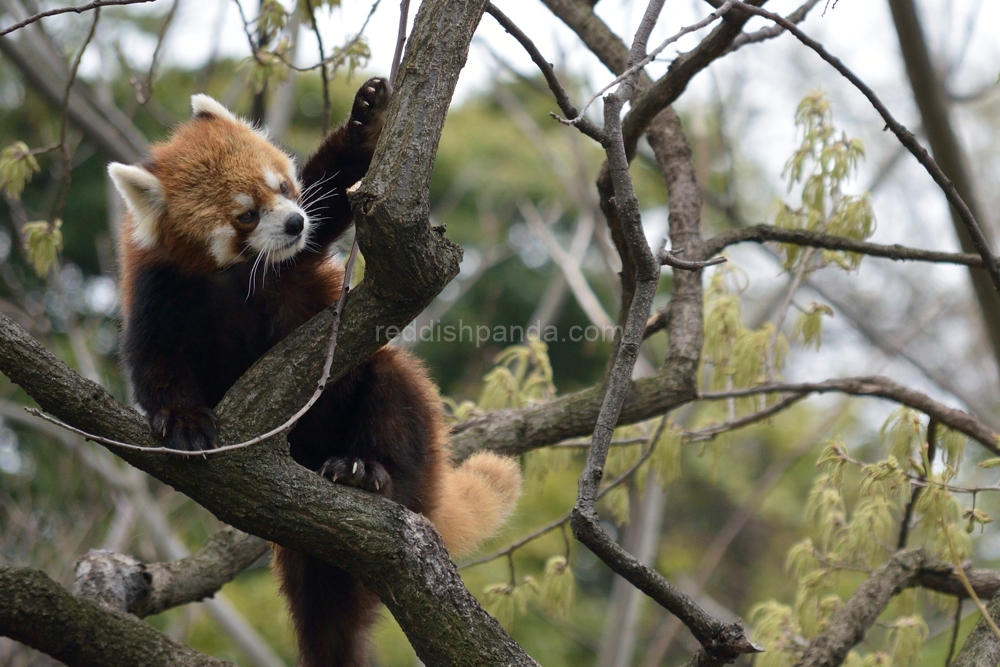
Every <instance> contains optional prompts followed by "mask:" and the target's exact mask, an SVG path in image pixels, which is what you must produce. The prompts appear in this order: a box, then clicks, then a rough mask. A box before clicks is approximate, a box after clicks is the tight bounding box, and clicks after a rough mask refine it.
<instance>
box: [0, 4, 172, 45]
mask: <svg viewBox="0 0 1000 667" xmlns="http://www.w3.org/2000/svg"><path fill="white" fill-rule="evenodd" d="M144 2H153V0H94V1H93V2H90V3H87V4H86V5H79V6H76V7H56V8H55V9H48V10H46V11H44V12H38V13H37V14H32V15H31V16H29V17H28V18H26V19H23V20H21V21H18V22H17V23H14V24H13V25H9V26H7V27H6V28H4V29H3V30H0V37H3V36H4V35H9V34H10V33H12V32H14V31H15V30H20V29H21V28H23V27H24V26H26V25H30V24H32V23H34V22H35V21H40V20H42V19H44V18H47V17H49V16H56V15H58V14H67V13H69V12H75V13H77V14H82V13H83V12H89V11H90V10H92V9H99V8H101V7H111V6H114V5H138V4H141V3H144Z"/></svg>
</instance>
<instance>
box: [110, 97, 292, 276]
mask: <svg viewBox="0 0 1000 667" xmlns="http://www.w3.org/2000/svg"><path fill="white" fill-rule="evenodd" d="M191 102H192V107H193V109H194V117H193V118H192V120H190V121H189V122H187V123H185V124H184V125H182V126H180V127H179V128H178V129H177V130H176V131H175V132H174V134H173V136H172V137H171V138H170V140H169V141H167V142H166V143H163V144H158V145H156V146H154V147H153V148H152V156H151V159H150V160H149V162H148V165H147V166H128V165H122V164H117V163H114V164H111V165H109V167H108V173H109V174H110V175H111V178H112V180H113V181H114V183H115V186H116V187H117V188H118V191H119V192H121V194H122V196H123V197H124V199H125V203H126V205H127V207H128V210H129V213H130V218H131V224H130V227H129V228H128V229H127V230H123V233H128V234H130V240H131V242H132V243H134V244H135V245H136V246H138V247H139V248H141V249H143V250H147V251H151V252H155V253H157V254H158V255H160V256H164V257H165V258H167V259H168V260H169V261H173V262H175V263H177V264H178V265H179V266H182V267H184V268H186V269H189V270H194V271H199V272H210V271H215V270H220V269H224V268H226V267H228V266H232V265H234V264H238V263H241V262H249V261H254V262H257V261H263V262H264V263H265V265H267V264H273V263H275V262H280V261H283V260H286V259H290V258H291V257H294V256H295V255H296V254H297V253H298V252H300V251H301V250H302V249H303V248H305V246H306V244H307V243H308V242H309V232H310V221H309V216H308V215H307V214H306V212H305V210H304V209H303V205H304V203H303V202H301V201H300V198H301V195H302V193H301V190H300V187H299V182H298V178H297V175H296V171H295V163H294V162H293V160H292V159H291V158H290V157H289V156H288V155H287V154H285V153H284V152H283V151H281V150H280V149H278V148H277V147H275V146H274V145H273V144H272V143H271V142H270V141H269V140H268V139H267V137H266V135H265V134H263V133H262V132H260V131H258V130H256V129H254V128H253V127H251V126H250V125H249V124H247V123H246V122H244V121H242V120H240V119H238V118H236V117H235V116H234V115H233V114H231V113H230V112H229V111H228V110H226V109H225V107H223V106H222V105H220V104H219V103H218V102H216V101H215V100H213V99H211V98H210V97H207V96H205V95H195V96H194V97H193V98H192V100H191Z"/></svg>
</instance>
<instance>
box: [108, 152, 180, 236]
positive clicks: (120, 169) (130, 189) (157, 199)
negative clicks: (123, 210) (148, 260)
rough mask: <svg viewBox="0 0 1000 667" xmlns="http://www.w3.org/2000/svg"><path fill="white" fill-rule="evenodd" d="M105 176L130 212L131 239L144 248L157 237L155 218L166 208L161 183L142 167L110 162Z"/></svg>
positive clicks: (159, 216) (158, 218)
mask: <svg viewBox="0 0 1000 667" xmlns="http://www.w3.org/2000/svg"><path fill="white" fill-rule="evenodd" d="M108 175H109V176H111V180H112V181H113V182H114V184H115V187H116V188H117V189H118V192H120V193H121V195H122V198H123V199H124V200H125V205H126V206H127V207H128V210H129V213H131V214H132V222H133V228H132V238H133V239H134V240H135V242H136V243H138V244H139V246H140V247H142V248H146V249H147V250H148V249H150V248H152V247H153V246H155V245H156V244H157V242H158V241H159V238H160V230H159V224H158V223H159V220H160V218H161V217H162V216H163V214H164V213H166V211H167V200H166V198H165V197H164V195H163V185H162V184H161V183H160V180H159V179H158V178H156V176H154V175H153V174H151V173H149V172H148V171H146V170H145V169H143V168H142V167H135V166H132V165H127V164H119V163H117V162H112V163H111V164H109V165H108Z"/></svg>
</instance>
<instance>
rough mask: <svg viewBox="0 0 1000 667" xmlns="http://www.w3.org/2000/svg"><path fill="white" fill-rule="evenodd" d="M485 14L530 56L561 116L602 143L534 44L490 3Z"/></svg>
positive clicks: (601, 136)
mask: <svg viewBox="0 0 1000 667" xmlns="http://www.w3.org/2000/svg"><path fill="white" fill-rule="evenodd" d="M486 13H488V14H489V15H490V16H492V17H493V18H495V19H496V20H497V23H499V24H500V25H501V26H502V27H503V29H504V30H506V31H507V33H508V34H510V35H511V36H512V37H514V39H516V40H517V41H518V42H519V43H520V44H521V46H522V47H524V50H525V51H527V52H528V55H529V56H531V60H532V62H534V63H535V65H537V66H538V69H539V70H540V71H541V72H542V76H544V77H545V82H546V83H547V84H548V85H549V90H551V91H552V94H553V95H554V96H555V98H556V104H558V105H559V108H560V109H562V112H563V114H564V115H565V116H566V118H573V119H575V120H574V121H573V124H574V125H576V127H577V129H579V130H580V131H581V132H583V133H584V134H586V135H587V136H588V137H590V138H591V139H593V140H594V141H596V142H598V143H602V142H603V141H604V130H602V129H601V128H599V127H597V126H596V125H594V124H593V123H591V122H590V121H589V120H587V119H586V117H584V115H583V113H582V112H580V111H579V110H577V108H576V107H575V106H574V105H573V102H572V101H570V99H569V94H568V93H567V92H566V89H565V88H563V85H562V84H561V83H560V82H559V78H558V77H557V76H556V73H555V69H554V68H553V67H552V63H550V62H549V61H548V60H546V59H545V58H544V57H543V56H542V54H541V52H540V51H539V50H538V47H536V46H535V43H534V42H532V41H531V39H529V38H528V36H527V35H525V34H524V32H523V31H522V30H521V29H520V28H518V27H517V25H516V24H515V23H514V22H513V21H511V20H510V18H508V17H507V15H506V14H504V13H503V12H501V11H500V10H499V9H498V8H497V6H496V5H494V4H493V3H490V4H488V5H486ZM555 118H556V119H557V120H562V119H560V118H559V117H558V116H555Z"/></svg>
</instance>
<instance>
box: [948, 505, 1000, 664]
mask: <svg viewBox="0 0 1000 667" xmlns="http://www.w3.org/2000/svg"><path fill="white" fill-rule="evenodd" d="M940 523H941V532H942V533H943V534H944V538H945V540H947V542H948V554H949V555H950V556H951V559H952V564H953V565H954V566H955V575H956V576H957V577H958V579H959V581H961V582H962V587H963V588H964V589H965V592H966V593H968V594H969V597H970V598H972V602H973V604H975V605H976V608H977V609H979V613H980V614H982V615H983V617H982V621H985V623H986V625H987V626H989V629H990V630H991V631H992V632H993V635H994V639H996V640H1000V628H998V627H997V624H996V621H994V620H993V617H992V616H991V615H990V612H989V611H987V610H986V605H984V604H983V601H982V600H980V599H979V596H978V595H976V590H975V589H974V588H973V587H972V583H971V582H970V581H969V578H968V577H967V576H965V568H964V567H962V559H961V557H960V556H959V555H958V551H957V550H956V549H955V542H954V541H953V540H952V539H951V533H950V532H949V531H948V526H947V525H945V522H944V519H943V518H942V519H941V520H940ZM994 643H996V642H995V641H994ZM998 647H1000V645H998ZM962 652H963V653H964V652H965V649H964V648H963V649H962ZM958 657H959V661H961V659H962V654H961V653H960V654H959V656H958ZM990 664H991V665H995V664H996V662H993V663H990Z"/></svg>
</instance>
